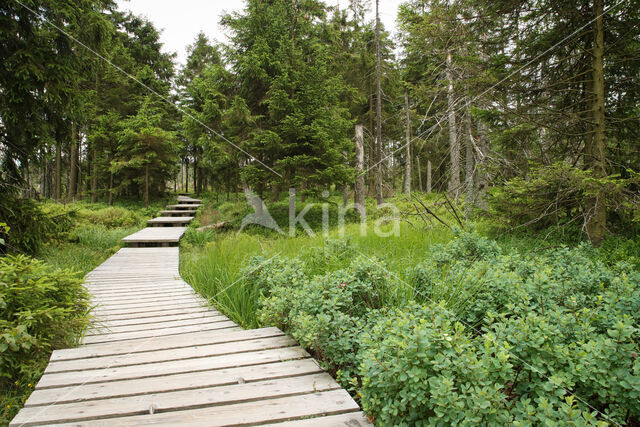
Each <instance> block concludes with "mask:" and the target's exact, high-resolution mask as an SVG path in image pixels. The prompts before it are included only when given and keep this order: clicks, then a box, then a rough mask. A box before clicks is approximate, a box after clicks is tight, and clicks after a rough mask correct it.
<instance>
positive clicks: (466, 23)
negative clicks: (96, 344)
mask: <svg viewBox="0 0 640 427" xmlns="http://www.w3.org/2000/svg"><path fill="white" fill-rule="evenodd" d="M379 2H380V0H349V1H348V2H340V3H339V4H338V5H330V4H327V3H331V2H323V1H320V0H292V1H289V0H246V1H245V2H244V8H243V9H242V10H241V11H238V12H232V13H227V14H224V15H222V16H220V17H212V19H213V18H215V19H216V20H219V21H220V23H221V24H222V25H223V26H224V28H225V30H226V31H227V33H228V35H229V37H228V40H226V41H219V40H210V39H209V38H207V36H206V35H205V34H204V33H202V32H201V33H200V34H198V36H197V37H196V38H195V39H194V40H193V41H192V43H191V44H190V45H189V47H188V57H187V59H186V61H185V63H184V64H181V63H179V62H178V61H177V60H176V55H175V54H172V53H166V51H165V50H164V49H163V45H162V43H161V41H160V34H161V29H159V28H157V27H156V26H155V25H154V24H153V23H152V22H151V21H149V20H148V19H146V18H144V17H141V16H136V15H134V14H132V13H130V12H123V11H121V10H120V9H119V8H118V5H117V4H116V3H115V2H113V1H111V0H96V1H89V0H75V1H67V0H7V1H4V2H2V4H0V61H1V62H2V67H1V68H0V93H1V95H2V96H1V97H0V248H1V250H0V252H1V253H2V254H3V256H2V257H0V267H1V268H2V270H0V284H2V285H5V290H0V309H2V311H4V314H2V315H0V325H2V328H3V331H4V332H3V335H0V394H1V395H2V397H1V398H0V403H2V408H0V411H2V412H0V415H1V416H2V417H0V421H6V422H8V421H9V420H10V419H11V418H12V416H13V415H14V414H15V410H16V409H19V407H20V405H21V404H22V403H23V402H24V400H25V399H26V397H28V394H29V392H30V389H31V388H32V384H33V383H35V382H37V379H38V378H39V375H41V374H42V370H43V369H44V367H45V366H46V359H47V358H48V354H50V352H51V350H52V349H54V348H60V347H61V346H65V345H69V344H70V343H73V342H75V341H74V340H75V338H74V337H75V336H77V335H78V334H80V333H81V332H82V330H83V328H84V327H85V326H86V322H88V319H89V317H88V314H87V313H85V312H83V313H79V314H78V313H76V314H74V313H73V311H74V310H73V309H72V307H76V308H77V307H84V309H83V310H86V309H87V307H86V296H83V294H82V292H83V291H82V290H81V287H80V284H79V283H81V280H80V279H81V278H82V276H83V275H84V274H86V273H87V272H88V271H90V270H91V269H92V268H94V267H95V266H96V265H98V264H100V263H101V262H102V261H103V260H104V259H105V258H106V257H108V256H110V255H111V254H112V253H114V251H116V250H117V249H118V248H119V245H121V244H120V242H119V240H120V238H121V237H123V236H125V235H126V234H128V233H129V232H131V231H132V230H135V229H139V228H141V227H142V226H143V224H144V223H145V221H146V219H148V218H150V217H152V216H153V215H155V213H156V212H157V211H158V210H159V209H160V207H161V206H162V205H163V204H164V203H165V202H166V201H168V200H172V198H174V197H175V196H176V195H177V194H178V193H189V194H191V195H193V196H194V197H199V198H201V199H202V200H203V201H204V207H203V208H201V209H200V210H199V211H198V215H197V216H196V220H195V221H194V223H193V224H192V225H191V226H190V227H189V229H188V230H187V232H186V234H185V238H184V239H183V241H182V243H181V245H180V247H181V255H180V256H181V274H182V275H183V277H184V278H185V280H187V281H188V282H189V283H190V284H191V285H192V286H193V288H194V289H195V290H196V291H197V292H199V293H201V294H203V295H205V296H207V297H208V298H210V301H211V302H212V304H214V305H216V306H217V307H218V308H219V309H220V310H221V311H222V312H224V313H225V314H226V315H227V316H229V317H230V318H231V319H232V320H234V321H236V322H237V323H238V324H240V325H242V326H245V327H257V326H278V327H279V328H280V329H282V330H283V331H285V332H286V333H288V334H290V335H291V336H292V337H293V338H294V339H296V340H297V341H298V342H300V344H301V345H303V346H304V347H305V348H306V349H308V350H309V351H310V352H311V353H312V354H313V355H314V357H316V358H317V359H318V360H319V361H320V362H321V364H322V366H323V367H324V368H325V369H327V371H329V372H330V373H331V374H332V375H333V376H334V377H335V378H336V379H337V380H338V382H339V383H340V384H341V385H342V386H343V387H345V388H346V389H347V390H348V391H349V392H350V393H351V394H352V396H354V398H355V399H356V400H357V401H358V403H359V404H360V405H361V406H362V408H363V410H364V411H365V412H366V414H367V415H368V416H369V419H370V420H371V421H372V422H375V423H376V424H377V425H415V424H419V423H421V422H424V423H426V424H438V425H450V424H478V423H480V424H492V425H493V424H515V425H538V424H555V423H561V424H564V423H571V424H576V425H610V424H614V425H629V426H634V425H639V424H640V404H639V402H640V358H638V357H637V354H638V351H640V317H639V316H640V314H639V313H640V239H639V236H638V231H640V1H637V0H621V1H614V0H581V1H578V2H575V1H566V0H554V1H550V0H537V1H532V0H483V1H481V2H473V1H469V0H407V1H403V2H400V3H399V7H398V9H397V21H396V24H397V34H395V35H394V34H391V33H390V32H389V31H388V29H386V28H384V26H383V25H382V22H381V20H380V15H379V6H380V5H379ZM291 189H295V193H292V190H291ZM291 198H293V200H294V201H295V200H297V205H295V206H294V207H293V215H294V216H295V215H296V214H297V213H299V212H301V211H302V210H303V209H307V210H305V211H304V213H308V215H307V216H306V221H307V222H308V224H309V225H310V226H311V228H312V229H313V230H314V231H315V233H317V234H314V235H309V233H308V232H307V233H305V232H304V231H303V230H297V229H296V224H295V223H294V224H293V225H292V226H291V227H292V228H290V225H289V224H287V221H291V219H292V216H291V214H292V211H291V209H292V208H291V205H290V200H291ZM305 203H311V204H312V205H313V206H311V205H310V206H308V208H304V206H305V205H304V204H305ZM323 209H327V210H328V211H327V212H328V214H327V213H326V212H325V211H324V210H323ZM341 209H345V210H349V212H348V213H347V214H346V223H347V224H346V226H345V225H344V224H343V223H340V224H338V220H337V215H338V213H340V212H344V211H341ZM266 212H268V213H269V215H272V221H275V222H277V224H278V225H279V226H280V227H282V229H286V230H290V229H292V230H293V233H292V235H290V236H288V237H287V236H283V235H281V234H284V233H281V234H278V233H276V232H273V231H272V230H266V229H264V228H261V227H260V226H258V225H255V224H254V225H250V226H249V227H247V228H246V229H245V228H244V223H243V222H242V221H243V219H246V218H248V216H250V215H254V216H258V217H260V216H261V215H264V214H265V213H266ZM358 212H359V213H360V215H356V214H357V213H358ZM389 212H392V213H391V214H390V213H389ZM352 214H353V215H352ZM325 215H328V217H329V220H328V221H329V226H328V228H327V226H326V225H325V222H326V216H325ZM366 220H371V221H376V224H375V226H374V225H373V222H371V223H366V224H364V225H361V224H360V222H361V221H365V222H366ZM255 222H256V221H254V223H255ZM258 223H259V221H258ZM394 227H396V228H394ZM345 228H346V232H345ZM392 228H393V229H394V230H397V232H396V235H394V236H391V234H386V235H381V234H384V233H379V231H380V230H381V229H383V230H387V231H388V230H390V229H392ZM362 230H369V233H368V234H367V233H364V235H363V232H362ZM312 234H313V233H312ZM345 234H346V237H345ZM386 236H391V237H388V238H387V237H386ZM29 260H31V261H29ZM29 262H34V263H35V264H34V267H33V271H34V272H33V273H29V274H35V275H36V276H37V275H42V277H47V278H51V277H54V278H55V280H57V281H58V282H59V283H60V284H64V286H66V287H68V288H69V289H76V290H74V291H73V292H76V293H77V295H71V294H70V293H65V294H64V295H63V296H61V297H59V298H58V297H53V296H52V297H51V298H52V299H51V300H48V299H41V300H38V298H37V297H35V295H37V293H34V294H33V295H34V297H33V298H32V299H28V298H23V297H20V296H19V294H20V292H21V290H24V289H26V288H25V286H27V285H26V282H24V283H23V282H21V280H23V279H21V277H23V276H21V274H22V273H20V271H23V270H22V268H26V267H25V265H26V264H28V263H29ZM36 272H37V273H36ZM25 277H26V276H25ZM24 280H26V279H24ZM51 280H53V279H51ZM36 282H37V281H36ZM30 283H31V282H30ZM346 284H349V289H348V292H347V291H345V290H344V288H345V287H346ZM352 284H353V286H352ZM342 285H344V286H342ZM29 286H31V285H29ZM61 286H62V285H61ZM341 286H342V288H341ZM12 289H13V290H12ZM40 291H42V292H45V293H46V290H43V289H41V290H40ZM34 292H35V291H34ZM69 292H71V291H69ZM56 298H58V301H57V302H56V301H55V299H56ZM60 298H61V300H60ZM27 300H28V301H27ZM74 301H75V302H74ZM78 301H80V302H78ZM11 304H16V305H20V304H22V305H23V306H24V307H30V308H24V307H23V309H20V308H19V307H17V306H16V307H12V306H11ZM42 304H48V305H47V306H46V307H45V308H43V307H42V306H39V305H42ZM57 305H59V306H60V307H62V308H60V307H59V310H60V311H59V312H56V313H58V314H57V315H47V314H46V313H47V310H49V309H50V308H51V307H52V306H53V307H56V306H57ZM21 310H22V311H21ZM29 310H30V311H29ZM38 310H39V311H38ZM27 311H28V312H29V313H31V314H30V315H26V314H25V313H27ZM35 313H39V314H37V315H36V314H35ZM30 316H31V317H30ZM34 318H35V319H37V320H33V319H34ZM47 319H48V320H47ZM56 322H59V323H56ZM60 325H63V326H60ZM61 327H62V328H63V329H64V330H65V332H64V333H53V332H52V330H53V329H55V328H58V330H59V331H60V330H62V329H60V328H61ZM51 328H53V329H51ZM65 328H66V329H65ZM421 343H422V344H423V345H421ZM36 349H37V350H36ZM34 354H38V355H39V356H38V357H33V355H34ZM385 361H386V362H385Z"/></svg>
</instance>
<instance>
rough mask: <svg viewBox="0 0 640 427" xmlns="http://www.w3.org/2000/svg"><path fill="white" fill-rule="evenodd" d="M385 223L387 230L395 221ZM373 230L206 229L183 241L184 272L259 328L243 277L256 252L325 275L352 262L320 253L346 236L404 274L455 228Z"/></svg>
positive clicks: (232, 313) (236, 316)
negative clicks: (297, 260) (296, 260)
mask: <svg viewBox="0 0 640 427" xmlns="http://www.w3.org/2000/svg"><path fill="white" fill-rule="evenodd" d="M385 227H386V231H389V228H390V227H391V225H390V224H387V225H386V226H385ZM385 227H383V229H384V228H385ZM373 231H374V230H373V225H370V226H369V227H368V228H367V233H366V235H361V233H360V225H359V224H347V225H346V226H345V231H344V237H341V236H340V235H339V233H338V231H337V230H335V229H334V230H333V231H331V232H330V233H329V236H328V237H324V236H322V235H316V237H310V236H308V235H306V234H304V235H297V236H296V237H287V236H281V235H276V234H273V235H267V236H265V235H251V234H245V233H240V234H237V235H236V233H233V232H231V233H222V234H216V233H214V232H206V233H208V235H207V237H206V239H203V241H198V240H197V238H195V237H192V238H191V239H190V242H189V241H187V242H185V243H184V244H183V245H182V249H181V258H180V261H181V262H180V273H181V275H182V277H183V278H184V279H185V280H186V281H187V282H188V283H190V284H191V286H193V288H194V289H195V290H196V291H197V292H199V293H200V294H202V295H203V296H205V297H206V298H208V299H209V300H210V301H211V302H212V303H213V304H214V305H215V306H216V307H218V309H219V310H220V311H222V312H223V313H224V314H226V315H227V316H228V317H229V318H230V319H231V320H233V321H235V322H236V323H239V324H240V325H242V326H243V327H245V328H253V327H258V326H259V325H258V321H257V318H256V311H257V310H256V309H257V304H258V302H259V296H260V290H259V289H256V288H254V287H252V286H251V284H250V283H247V282H246V281H244V280H242V271H243V269H244V268H245V266H246V265H247V264H248V262H249V259H250V258H251V257H252V256H255V255H261V256H264V257H266V258H270V257H272V256H274V255H280V256H283V257H296V256H301V257H302V258H303V260H305V261H306V263H305V264H306V265H307V268H308V269H309V270H308V271H309V273H310V274H322V273H324V272H327V271H334V270H337V269H340V268H343V267H346V266H347V265H348V264H349V262H350V260H351V258H350V257H345V258H334V257H323V256H322V254H323V253H325V248H326V246H327V245H330V244H331V242H332V240H335V239H346V240H348V241H349V242H350V244H351V246H352V247H353V248H354V249H355V251H354V252H355V253H354V256H355V255H357V254H358V253H361V254H364V255H366V256H370V257H373V256H375V257H378V258H380V259H381V260H382V261H383V262H384V263H385V264H386V265H387V266H388V268H389V270H390V271H392V272H394V273H396V274H398V275H399V276H401V277H404V274H405V272H406V270H407V268H408V267H409V266H412V265H414V264H415V263H416V262H418V261H420V260H422V259H423V258H424V257H425V255H426V253H427V252H428V251H429V248H430V247H431V246H433V245H435V244H439V243H445V242H447V241H449V240H450V239H451V238H452V232H451V231H449V230H448V229H446V228H444V227H434V228H432V229H428V230H420V229H415V228H411V227H410V226H409V225H406V224H400V233H399V236H390V237H382V236H378V235H376V234H375V233H374V232H373ZM200 234H204V233H200ZM193 243H196V244H197V246H194V245H193ZM319 253H320V256H318V254H319Z"/></svg>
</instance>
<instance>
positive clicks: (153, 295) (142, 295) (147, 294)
mask: <svg viewBox="0 0 640 427" xmlns="http://www.w3.org/2000/svg"><path fill="white" fill-rule="evenodd" d="M91 296H92V297H93V298H92V299H93V301H95V302H96V303H97V302H102V303H104V304H112V303H115V302H125V301H132V300H137V301H146V300H155V299H158V298H171V297H183V296H192V297H194V298H201V297H200V296H199V295H198V294H196V293H195V292H194V291H193V289H186V288H183V289H168V290H158V291H144V292H138V293H135V294H132V293H131V292H126V293H124V292H116V293H106V294H97V295H96V294H93V293H92V294H91Z"/></svg>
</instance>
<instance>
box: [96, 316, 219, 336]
mask: <svg viewBox="0 0 640 427" xmlns="http://www.w3.org/2000/svg"><path fill="white" fill-rule="evenodd" d="M227 321H229V319H228V318H227V317H226V316H222V315H220V316H216V317H196V318H193V319H182V320H173V321H171V320H165V319H161V320H158V321H156V322H153V323H142V324H139V323H138V324H134V325H121V326H115V325H107V324H104V323H97V324H94V325H92V326H91V327H90V329H89V331H88V332H87V333H86V334H85V336H91V335H104V334H116V333H120V332H133V331H147V330H153V329H162V328H175V327H177V326H191V325H202V324H207V323H216V322H227Z"/></svg>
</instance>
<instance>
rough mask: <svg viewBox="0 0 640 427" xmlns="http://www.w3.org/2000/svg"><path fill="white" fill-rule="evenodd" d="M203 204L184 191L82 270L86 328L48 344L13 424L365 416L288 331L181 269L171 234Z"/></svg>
mask: <svg viewBox="0 0 640 427" xmlns="http://www.w3.org/2000/svg"><path fill="white" fill-rule="evenodd" d="M199 203H200V201H199V200H197V199H191V198H189V197H185V196H181V197H180V198H179V204H177V205H172V206H169V207H168V208H169V209H170V210H169V211H165V213H163V215H167V212H171V214H170V215H171V216H163V217H159V218H155V219H153V220H150V221H149V227H147V228H145V229H143V230H141V231H139V232H137V233H134V234H132V235H130V236H127V237H126V238H124V239H123V241H125V242H126V243H127V245H128V246H129V247H126V248H122V249H120V250H119V251H118V252H117V253H116V254H115V255H113V256H112V257H111V258H109V259H108V260H107V261H105V262H104V263H103V264H102V265H100V266H98V267H97V268H96V269H95V270H93V271H92V272H90V273H89V274H88V275H87V277H86V283H85V286H86V287H87V289H88V290H89V292H90V293H91V295H92V298H93V301H94V303H95V308H94V311H93V313H94V315H95V322H94V324H93V326H92V328H91V330H90V331H89V332H88V333H87V334H86V336H85V337H84V338H83V345H82V346H80V347H78V348H71V349H64V350H57V351H54V352H53V354H52V356H51V360H50V363H49V365H48V367H47V369H46V371H45V373H44V375H43V376H42V378H41V379H40V381H39V383H38V385H37V386H36V388H35V391H34V392H33V393H32V394H31V396H30V397H29V399H28V400H27V402H26V404H25V407H24V408H23V409H22V410H21V411H20V412H19V413H18V415H17V416H16V417H15V418H14V419H13V421H12V422H11V424H10V425H11V426H19V425H21V426H31V425H44V424H56V425H60V424H66V423H69V424H71V423H72V424H73V425H114V424H115V425H140V424H162V425H176V424H189V425H203V426H204V425H206V426H214V425H238V424H241V425H251V424H265V423H280V424H279V425H287V426H288V425H351V426H358V425H369V422H368V421H367V419H366V418H365V417H364V415H363V414H362V412H359V407H358V405H357V404H356V403H355V401H354V400H353V399H352V398H351V396H350V395H349V394H348V393H347V392H346V391H345V390H343V389H342V388H341V387H340V385H339V384H338V383H337V382H336V381H335V380H334V379H333V378H332V377H331V376H330V375H329V374H328V373H326V372H325V371H324V370H323V369H322V368H320V367H319V366H318V363H317V362H316V361H315V360H314V359H313V358H312V357H311V356H310V355H309V354H308V353H307V352H306V351H305V350H304V349H302V348H301V347H299V346H298V345H297V343H296V342H295V341H294V340H293V339H291V338H289V337H288V336H286V335H285V334H284V333H283V332H282V331H280V330H279V329H277V328H261V329H253V330H242V329H241V328H240V327H239V326H238V325H237V324H235V323H234V322H232V321H231V320H229V319H228V318H227V317H226V316H224V315H222V314H221V313H220V312H218V311H217V310H214V309H212V308H211V307H210V306H208V305H207V302H206V301H205V300H204V299H202V298H201V297H200V296H199V295H197V294H196V293H195V292H194V291H193V290H192V288H191V286H189V284H187V283H186V282H184V281H183V280H182V279H181V278H180V275H179V271H178V267H179V248H178V247H177V244H178V241H179V239H180V237H181V236H182V235H183V234H184V231H185V230H186V227H185V226H186V225H187V224H188V222H189V221H190V220H191V219H192V218H193V215H194V214H195V211H196V209H197V208H198V206H199Z"/></svg>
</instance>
